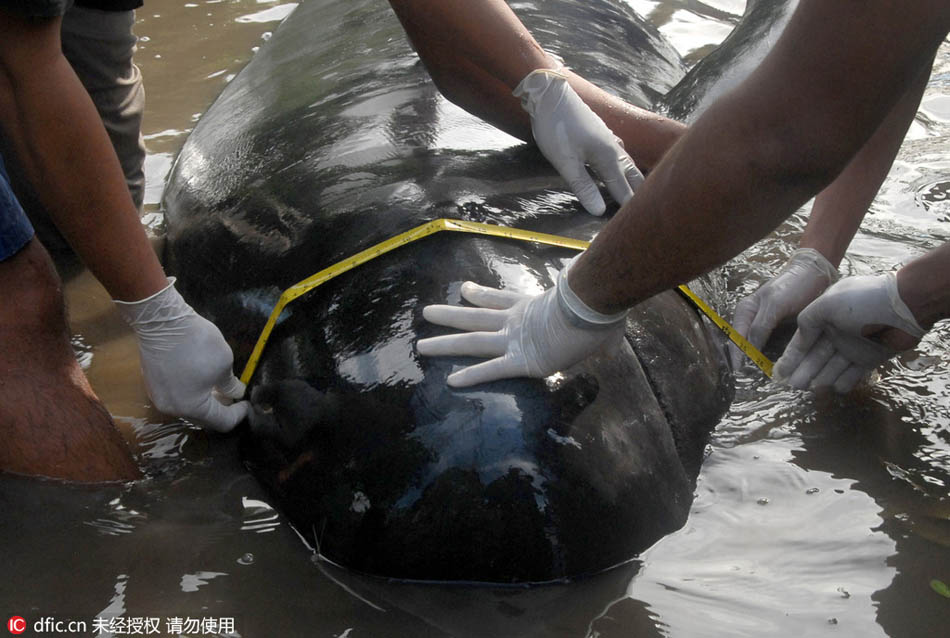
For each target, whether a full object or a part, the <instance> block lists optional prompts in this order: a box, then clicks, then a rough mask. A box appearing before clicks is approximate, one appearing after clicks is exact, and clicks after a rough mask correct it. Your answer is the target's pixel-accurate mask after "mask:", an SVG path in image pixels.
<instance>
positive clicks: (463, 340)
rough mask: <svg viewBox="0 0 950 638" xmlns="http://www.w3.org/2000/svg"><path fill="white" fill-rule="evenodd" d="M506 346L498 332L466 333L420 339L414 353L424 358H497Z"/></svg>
mask: <svg viewBox="0 0 950 638" xmlns="http://www.w3.org/2000/svg"><path fill="white" fill-rule="evenodd" d="M506 346H507V341H506V339H505V337H504V335H502V334H500V333H498V332H466V333H465V334H458V335H444V336H441V337H430V338H428V339H420V340H419V341H417V342H416V351H417V352H418V353H419V354H421V355H422V356H424V357H444V356H458V357H498V356H501V355H502V354H504V353H505V349H506Z"/></svg>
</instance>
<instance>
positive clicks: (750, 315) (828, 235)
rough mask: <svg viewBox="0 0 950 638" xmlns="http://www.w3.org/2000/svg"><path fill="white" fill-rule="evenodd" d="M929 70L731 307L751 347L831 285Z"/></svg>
mask: <svg viewBox="0 0 950 638" xmlns="http://www.w3.org/2000/svg"><path fill="white" fill-rule="evenodd" d="M931 66H932V62H931V64H928V65H926V66H925V67H924V68H922V69H920V71H919V72H918V74H917V77H916V79H915V80H914V82H913V84H912V85H911V86H910V87H909V88H908V90H907V91H906V92H905V93H904V95H903V97H901V99H900V101H899V102H898V103H897V105H895V107H894V108H893V109H892V110H891V112H890V113H889V114H888V116H887V118H886V119H885V120H884V122H883V123H882V124H881V125H880V126H879V127H878V128H877V130H876V131H875V133H874V135H873V136H872V137H871V139H869V140H868V142H867V143H866V144H865V145H864V146H863V147H861V150H860V151H858V153H857V154H856V155H855V156H854V158H853V159H852V160H851V161H850V162H848V165H847V166H846V167H845V169H844V170H843V171H842V172H841V174H840V175H838V177H837V178H835V180H834V181H833V182H832V183H831V184H829V185H828V187H827V188H825V189H824V190H823V191H821V192H820V193H819V194H818V196H817V197H816V198H815V202H814V204H813V206H812V210H811V215H810V216H809V219H808V224H807V226H806V227H805V232H804V233H803V234H802V238H801V241H800V243H799V249H798V250H796V251H795V252H794V253H793V254H792V256H791V257H790V258H789V260H788V261H787V262H786V264H785V265H784V266H783V267H782V269H781V270H780V271H779V273H777V274H776V276H775V277H773V278H772V279H771V280H769V281H768V282H766V283H765V284H764V285H762V286H761V287H760V288H759V289H757V290H756V291H755V292H754V293H752V294H751V295H749V296H748V297H746V298H744V299H743V300H742V301H740V302H739V304H738V305H737V306H736V311H735V317H734V321H733V327H734V328H735V329H736V330H737V331H738V332H739V333H740V334H742V335H745V336H746V338H747V339H748V340H749V342H750V343H751V344H752V345H754V346H755V347H756V348H759V349H762V347H764V346H765V343H766V342H767V341H768V339H769V336H770V335H771V334H772V331H773V330H774V329H775V328H776V327H777V326H778V324H779V323H781V322H782V321H783V320H785V319H789V318H793V317H795V316H797V315H798V313H799V312H801V311H802V310H803V309H804V308H805V306H807V305H808V304H810V303H811V302H812V301H814V300H815V299H817V298H818V296H819V295H820V294H821V293H822V292H823V291H824V290H825V289H826V288H827V287H828V286H830V285H831V284H833V283H835V281H837V279H838V271H837V267H838V265H839V264H840V263H841V260H842V258H843V257H844V254H845V251H846V250H847V248H848V245H849V244H850V243H851V240H852V238H853V237H854V234H855V233H856V232H857V230H858V227H859V226H860V225H861V221H862V220H863V219H864V215H865V213H866V212H867V209H868V206H870V205H871V202H872V201H873V200H874V197H875V196H876V195H877V191H878V189H879V188H880V185H881V183H882V182H883V181H884V178H885V177H887V173H888V171H889V170H890V168H891V165H892V164H893V162H894V158H895V157H896V156H897V152H898V151H899V150H900V146H901V143H902V142H903V140H904V136H905V135H906V134H907V129H908V128H909V127H910V125H911V123H912V122H913V121H914V116H915V115H916V113H917V108H918V106H919V104H920V99H921V97H922V95H923V92H924V88H926V86H927V79H928V78H929V77H930V68H931ZM731 354H732V360H733V367H734V368H738V366H739V365H740V364H741V362H742V360H743V355H742V353H741V352H740V351H739V349H738V348H735V347H733V348H732V351H731Z"/></svg>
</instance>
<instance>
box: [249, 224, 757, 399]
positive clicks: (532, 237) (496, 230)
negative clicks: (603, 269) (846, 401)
mask: <svg viewBox="0 0 950 638" xmlns="http://www.w3.org/2000/svg"><path fill="white" fill-rule="evenodd" d="M444 230H448V231H455V232H461V233H474V234H476V235H489V236H491V237H504V238H507V239H518V240H521V241H531V242H535V243H537V244H547V245H548V246H559V247H561V248H572V249H574V250H584V249H586V248H587V247H588V246H590V242H587V241H583V240H580V239H572V238H570V237H561V236H559V235H549V234H547V233H537V232H534V231H528V230H520V229H518V228H507V227H505V226H498V225H495V224H482V223H479V222H468V221H463V220H460V219H434V220H432V221H431V222H428V223H425V224H422V225H421V226H416V227H415V228H412V229H410V230H407V231H406V232H404V233H400V234H399V235H396V236H395V237H391V238H389V239H387V240H385V241H381V242H379V243H378V244H376V245H374V246H370V247H369V248H367V249H366V250H362V251H360V252H358V253H356V254H355V255H352V256H350V257H347V258H346V259H343V260H342V261H338V262H337V263H335V264H333V265H332V266H329V267H328V268H324V269H323V270H321V271H320V272H318V273H316V274H314V275H312V276H310V277H307V278H306V279H304V280H303V281H300V282H297V283H295V284H294V285H293V286H291V287H290V288H288V289H287V290H285V291H284V292H283V293H281V295H280V298H279V299H278V300H277V305H275V306H274V310H273V311H272V312H271V313H270V317H269V318H268V319H267V323H266V324H265V325H264V329H263V330H262V331H261V336H260V337H258V339H257V343H256V344H255V345H254V350H253V351H252V352H251V356H250V358H249V359H248V360H247V364H246V365H245V366H244V372H242V373H241V381H243V382H244V383H249V382H250V381H251V377H252V376H254V370H255V369H256V368H257V363H258V361H259V360H260V358H261V353H263V352H264V346H265V345H266V344H267V340H268V339H269V338H270V334H271V332H272V331H273V329H274V326H275V325H276V323H277V318H278V317H279V316H280V313H281V312H283V311H284V308H286V307H287V304H289V303H290V302H291V301H293V300H294V299H296V298H297V297H300V296H301V295H304V294H306V293H308V292H310V291H311V290H313V289H314V288H316V287H317V286H321V285H323V284H325V283H326V282H328V281H330V280H331V279H333V278H334V277H337V276H339V275H342V274H343V273H345V272H347V271H349V270H352V269H354V268H356V267H357V266H361V265H363V264H365V263H366V262H368V261H370V260H372V259H375V258H377V257H379V256H380V255H385V254H386V253H388V252H390V251H392V250H395V249H396V248H399V247H400V246H405V245H406V244H410V243H412V242H414V241H416V240H418V239H422V238H423V237H428V236H429V235H433V234H435V233H438V232H441V231H444ZM679 289H680V291H681V292H682V293H683V294H684V295H686V297H687V298H688V299H689V300H690V301H691V302H692V303H693V304H694V305H695V306H696V307H697V308H699V310H700V311H701V312H702V313H703V314H705V315H706V316H707V317H709V318H710V320H712V322H713V323H714V324H716V326H718V327H719V329H720V330H722V331H723V332H724V333H725V334H726V336H727V337H729V339H731V340H732V342H733V343H735V344H736V345H737V346H738V347H739V349H740V350H742V352H744V353H745V354H746V356H748V357H749V358H750V359H751V360H752V362H753V363H755V364H756V365H757V366H759V368H760V369H761V370H762V372H764V373H765V374H766V376H768V377H771V376H772V362H771V361H769V359H768V358H767V357H766V356H765V355H763V354H762V353H761V352H759V350H758V349H757V348H756V347H755V346H753V345H752V344H751V343H749V342H748V341H746V339H745V337H743V336H742V335H740V334H739V333H738V332H736V331H735V329H734V328H733V327H732V326H730V325H729V324H728V323H727V322H726V320H725V319H723V318H722V317H720V316H719V315H718V314H716V312H715V311H714V310H713V309H712V308H710V307H709V306H708V305H706V303H705V302H704V301H703V300H702V299H700V298H699V297H697V296H696V295H695V294H694V293H693V291H692V290H690V289H689V288H687V287H686V286H680V287H679Z"/></svg>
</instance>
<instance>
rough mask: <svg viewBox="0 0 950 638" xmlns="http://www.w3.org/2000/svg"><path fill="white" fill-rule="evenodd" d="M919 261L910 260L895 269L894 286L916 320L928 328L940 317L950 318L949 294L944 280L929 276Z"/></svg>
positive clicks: (925, 328)
mask: <svg viewBox="0 0 950 638" xmlns="http://www.w3.org/2000/svg"><path fill="white" fill-rule="evenodd" d="M921 262H922V260H915V261H912V262H910V263H909V264H907V265H906V266H904V267H903V268H901V269H900V270H898V271H897V274H896V275H895V279H896V288H897V294H898V295H899V296H900V298H901V300H902V301H903V303H904V304H905V305H906V306H907V309H908V310H909V311H910V312H911V314H912V315H913V316H914V319H915V320H916V321H917V323H918V324H919V325H920V326H921V327H922V328H923V329H924V330H929V329H930V328H932V327H933V325H934V324H935V323H937V322H938V321H940V320H941V319H946V318H947V317H950V293H948V290H947V286H946V282H945V281H941V279H942V278H941V277H936V276H931V274H930V273H929V272H927V269H926V267H925V264H923V263H921Z"/></svg>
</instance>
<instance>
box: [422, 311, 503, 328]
mask: <svg viewBox="0 0 950 638" xmlns="http://www.w3.org/2000/svg"><path fill="white" fill-rule="evenodd" d="M422 316H423V318H424V319H425V320H426V321H429V322H430V323H434V324H436V325H439V326H447V327H449V328H455V329H457V330H467V331H469V332H475V331H490V332H495V331H497V330H501V327H502V326H504V325H505V318H506V317H507V316H508V313H507V312H506V311H504V310H491V309H489V308H466V307H465V306H446V305H434V306H426V307H425V308H423V309H422Z"/></svg>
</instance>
